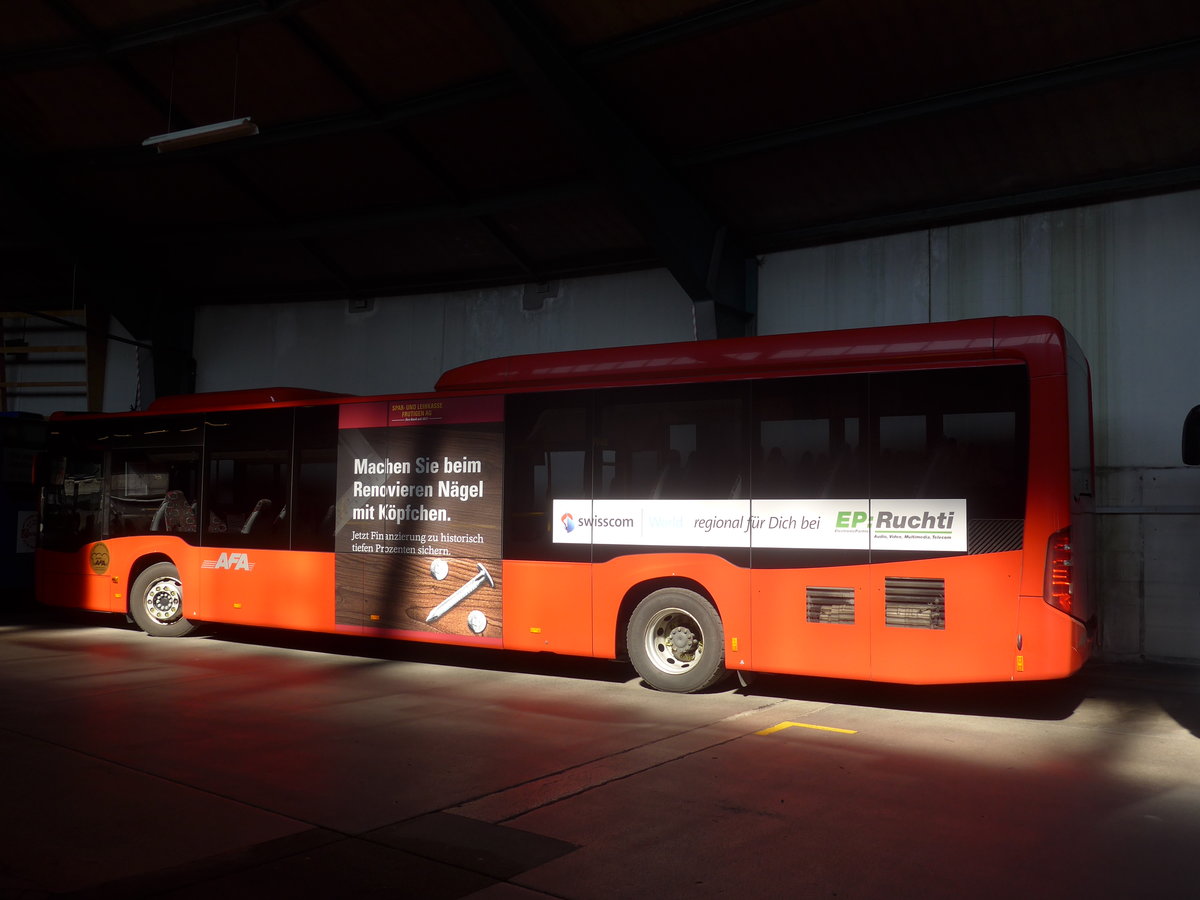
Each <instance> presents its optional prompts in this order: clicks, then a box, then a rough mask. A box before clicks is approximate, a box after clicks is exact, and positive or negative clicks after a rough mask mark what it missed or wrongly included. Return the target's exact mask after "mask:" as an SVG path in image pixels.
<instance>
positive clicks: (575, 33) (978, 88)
mask: <svg viewBox="0 0 1200 900" xmlns="http://www.w3.org/2000/svg"><path fill="white" fill-rule="evenodd" d="M1198 96H1200V3H1196V2H1195V0H1140V2H1136V3H1134V2H1123V3H1105V2H1096V0H988V2H963V0H825V2H813V0H808V2H805V0H792V2H784V0H740V2H736V0H735V2H730V0H725V2H704V0H403V2H401V0H309V2H303V0H290V2H289V0H275V2H269V0H261V2H249V0H241V2H237V0H208V2H202V0H22V2H19V3H5V4H4V5H3V6H2V7H0V160H2V162H3V166H2V168H0V201H2V203H3V212H4V215H3V217H2V220H0V254H2V256H0V290H2V291H3V296H4V298H5V300H4V301H3V302H4V304H5V305H8V306H10V307H11V306H15V307H18V308H19V307H25V308H38V309H48V308H62V307H63V306H64V305H68V304H69V303H70V302H71V301H72V300H73V299H74V301H75V302H80V301H82V302H85V303H97V304H101V305H104V306H106V307H109V308H112V309H114V310H116V311H118V312H119V313H120V314H121V315H122V316H123V317H124V318H125V320H126V321H127V323H128V325H129V327H131V328H133V329H134V331H135V333H137V332H138V331H145V330H146V329H147V328H148V327H149V324H150V323H151V322H152V320H153V318H154V316H157V315H160V314H161V312H162V310H164V309H166V308H168V307H169V308H173V309H178V308H190V306H191V305H193V304H196V303H239V302H248V301H264V300H270V301H301V300H307V299H314V298H328V297H368V296H382V295H392V294H401V293H414V292H426V291H440V290H447V289H456V288H467V287H473V286H480V285H489V284H501V283H514V282H538V281H547V280H552V279H555V278H560V277H566V276H572V275H581V274H588V273H599V272H607V271H616V270H622V269H631V268H642V267H651V266H666V267H668V268H669V269H670V270H671V272H672V273H673V274H674V275H675V277H676V278H677V279H678V281H679V283H680V284H681V285H682V286H683V287H684V289H685V290H686V291H687V292H688V293H689V295H690V296H691V297H692V298H693V299H694V300H696V301H697V303H700V302H709V301H713V302H715V308H717V309H718V310H724V311H725V312H726V313H728V316H727V317H726V320H725V321H726V322H727V323H728V322H729V321H733V322H735V323H736V321H737V320H738V318H739V315H740V313H741V312H743V311H744V310H745V309H747V308H749V306H750V305H752V303H753V279H752V277H751V279H750V281H749V284H750V287H749V289H747V288H746V287H745V285H746V284H747V280H746V276H747V272H749V273H751V275H752V272H753V266H752V264H751V265H747V260H751V261H752V260H753V258H754V257H755V256H756V255H761V254H763V253H766V252H769V251H774V250H781V249H785V248H792V247H799V246H804V245H810V244H815V243H826V242H829V241H835V240H839V239H844V238H852V237H860V236H864V235H870V234H880V233H886V232H889V231H899V230H906V229H912V228H916V227H922V226H926V225H931V224H942V223H948V222H953V221H964V220H970V219H979V218H986V217H990V216H996V215H1005V214H1011V213H1015V212H1019V211H1023V210H1031V209H1045V208H1052V207H1056V206H1073V205H1077V204H1081V203H1088V202H1093V201H1099V200H1105V199H1111V198H1113V197H1122V196H1131V195H1136V194H1145V193H1152V192H1157V191H1165V190H1173V189H1178V188H1181V187H1188V186H1193V185H1196V184H1198V183H1200V114H1198V112H1197V109H1196V98H1197V97H1198ZM239 116H250V117H252V118H253V121H254V123H255V124H256V125H257V126H258V128H259V134H257V135H255V136H251V137H243V138H240V139H236V140H231V141H228V142H225V143H220V144H213V145H210V146H208V147H202V148H197V149H192V150H181V151H177V152H170V153H158V152H156V151H155V150H154V149H152V148H149V147H144V146H143V144H142V142H143V140H145V139H146V138H147V137H149V136H151V135H155V134H160V133H163V132H166V131H170V130H181V129H186V128H191V127H195V126H200V125H205V124H209V123H214V122H220V121H223V120H227V119H232V118H235V117H239ZM718 330H719V331H721V332H723V333H724V332H728V331H730V330H731V329H730V327H728V325H726V326H722V327H720V328H719V329H718ZM732 330H736V325H735V326H734V327H733V328H732Z"/></svg>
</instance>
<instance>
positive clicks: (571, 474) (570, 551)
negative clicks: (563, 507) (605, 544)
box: [504, 392, 591, 561]
mask: <svg viewBox="0 0 1200 900" xmlns="http://www.w3.org/2000/svg"><path fill="white" fill-rule="evenodd" d="M589 406H590V395H589V394H587V393H582V392H570V393H561V394H532V395H525V396H514V397H509V398H508V400H507V403H506V407H505V481H504V555H505V556H507V557H510V558H513V559H561V560H572V561H583V560H587V559H588V558H589V557H590V552H589V548H588V547H586V546H583V547H581V546H571V545H562V544H559V545H555V544H554V543H553V542H552V540H551V532H550V526H551V513H552V512H553V504H554V500H555V498H559V499H587V498H589V497H590V496H591V490H590V482H591V475H590V462H589V437H590V435H589V427H588V423H589V420H590V409H589Z"/></svg>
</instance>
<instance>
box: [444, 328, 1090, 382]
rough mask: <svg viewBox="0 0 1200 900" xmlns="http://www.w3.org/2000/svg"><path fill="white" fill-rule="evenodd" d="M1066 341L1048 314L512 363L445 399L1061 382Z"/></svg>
mask: <svg viewBox="0 0 1200 900" xmlns="http://www.w3.org/2000/svg"><path fill="white" fill-rule="evenodd" d="M1066 341H1067V337H1066V333H1065V331H1064V329H1063V327H1062V325H1061V324H1060V323H1059V322H1058V320H1056V319H1053V318H1051V317H1049V316H1017V317H1010V318H1006V317H997V318H987V319H965V320H961V321H956V322H932V323H924V324H918V325H884V326H878V327H874V328H854V329H846V330H840V331H818V332H809V333H802V334H778V335H764V336H761V337H750V338H723V339H718V340H711V341H685V342H680V343H670V344H646V345H641V346H633V347H609V348H601V349H595V350H568V351H560V352H556V353H537V354H530V355H526V356H507V357H500V358H498V359H489V360H483V361H481V362H476V363H469V364H467V365H464V366H459V367H457V368H454V369H450V370H448V371H447V372H446V373H445V374H443V375H442V377H441V378H440V379H438V382H437V386H436V390H437V391H439V392H462V393H467V392H480V391H512V390H530V389H539V390H544V389H553V388H584V387H597V386H605V385H623V384H629V385H632V384H647V383H650V384H654V383H670V382H681V381H722V380H729V379H741V378H755V377H763V376H769V375H770V376H781V375H792V374H795V375H799V374H815V373H820V372H845V371H869V370H872V369H876V368H892V369H902V368H916V367H928V366H930V365H934V366H939V365H956V364H959V365H961V364H964V363H971V362H977V363H984V364H986V363H994V362H999V361H1005V360H1008V361H1012V362H1018V361H1020V362H1024V363H1026V364H1027V365H1028V366H1029V367H1030V374H1031V376H1034V377H1037V376H1041V375H1052V374H1060V373H1061V372H1062V371H1063V370H1064V364H1063V353H1064V349H1065V345H1066Z"/></svg>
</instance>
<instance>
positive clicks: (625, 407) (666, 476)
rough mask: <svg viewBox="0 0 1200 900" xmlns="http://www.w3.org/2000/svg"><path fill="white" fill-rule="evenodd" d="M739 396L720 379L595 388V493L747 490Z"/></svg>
mask: <svg viewBox="0 0 1200 900" xmlns="http://www.w3.org/2000/svg"><path fill="white" fill-rule="evenodd" d="M742 396H743V391H742V388H741V387H740V386H736V385H721V384H709V385H679V386H672V387H655V388H638V389H633V390H621V391H605V392H602V393H600V394H599V397H600V405H599V412H598V418H599V428H600V434H601V435H602V438H601V440H600V448H601V450H602V453H601V466H600V471H599V472H598V473H597V484H596V496H597V497H606V498H612V499H622V500H624V499H639V500H640V499H653V500H673V499H680V500H709V499H731V498H734V499H736V498H746V497H749V496H750V494H749V489H750V485H749V472H748V471H747V469H746V453H745V440H744V424H743V423H744V419H743V417H742V409H743V401H742Z"/></svg>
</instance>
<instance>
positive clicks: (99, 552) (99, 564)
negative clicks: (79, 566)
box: [88, 544, 110, 575]
mask: <svg viewBox="0 0 1200 900" xmlns="http://www.w3.org/2000/svg"><path fill="white" fill-rule="evenodd" d="M109 562H110V559H109V555H108V547H106V546H105V545H104V544H97V545H96V546H95V547H93V548H92V552H91V553H89V554H88V564H89V565H90V566H91V567H92V571H93V572H94V573H96V574H97V575H103V574H104V573H105V572H107V571H108V564H109Z"/></svg>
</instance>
